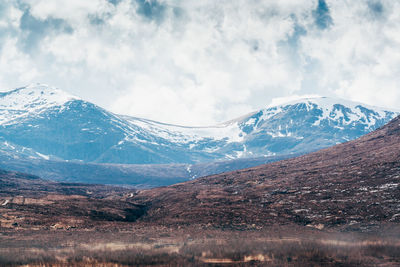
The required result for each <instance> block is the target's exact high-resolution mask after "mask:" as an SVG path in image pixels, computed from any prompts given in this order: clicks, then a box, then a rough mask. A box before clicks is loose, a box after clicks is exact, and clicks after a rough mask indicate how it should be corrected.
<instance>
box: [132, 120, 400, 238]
mask: <svg viewBox="0 0 400 267" xmlns="http://www.w3.org/2000/svg"><path fill="white" fill-rule="evenodd" d="M399 185H400V118H399V117H398V118H396V119H394V120H393V121H391V122H390V123H389V124H388V125H386V126H384V127H383V128H381V129H378V130H376V131H374V132H372V133H370V134H368V135H366V136H364V137H361V138H359V139H357V140H355V141H351V142H347V143H344V144H340V145H336V146H334V147H332V148H328V149H324V150H320V151H318V152H314V153H311V154H308V155H305V156H301V157H297V158H294V159H289V160H283V161H279V162H275V163H271V164H267V165H262V166H259V167H255V168H250V169H244V170H240V171H235V172H230V173H224V174H221V175H215V176H209V177H204V178H200V179H197V180H194V181H191V182H186V183H183V184H177V185H173V186H170V187H166V188H156V189H153V190H148V191H142V192H140V193H139V194H138V195H137V196H136V200H137V201H138V202H140V203H142V204H143V205H146V206H148V207H149V210H148V213H147V215H146V216H144V217H143V218H141V220H144V221H146V222H149V223H159V224H165V225H176V224H182V225H186V224H194V223H198V224H202V225H205V226H209V225H213V226H215V227H226V228H239V229H247V228H262V227H264V226H266V225H273V224H289V223H295V224H299V225H305V226H310V227H314V228H318V229H322V228H326V227H328V228H340V229H357V230H360V231H364V230H366V231H367V230H368V229H370V228H373V227H375V226H376V225H379V224H382V223H399V222H400V186H399Z"/></svg>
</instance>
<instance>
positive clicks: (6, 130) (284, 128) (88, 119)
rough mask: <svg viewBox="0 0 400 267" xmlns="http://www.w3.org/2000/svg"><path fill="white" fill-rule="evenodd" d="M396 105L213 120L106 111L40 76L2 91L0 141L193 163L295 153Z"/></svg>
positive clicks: (79, 156) (79, 155) (30, 151)
mask: <svg viewBox="0 0 400 267" xmlns="http://www.w3.org/2000/svg"><path fill="white" fill-rule="evenodd" d="M398 114H399V112H397V111H394V110H389V109H383V108H377V107H372V106H368V105H364V104H361V103H355V102H350V101H345V100H342V99H333V98H307V99H301V100H298V101H294V102H289V103H287V104H282V105H279V106H273V107H268V108H265V109H262V110H258V111H256V112H253V113H251V114H249V115H246V116H243V117H241V118H240V119H236V120H232V121H229V122H226V123H223V124H219V125H216V126H211V127H185V126H177V125H170V124H164V123H160V122H155V121H151V120H146V119H141V118H134V117H129V116H122V115H117V114H114V113H111V112H109V111H107V110H105V109H103V108H101V107H99V106H97V105H94V104H92V103H90V102H87V101H84V100H82V99H80V98H78V97H75V96H72V95H70V94H68V93H66V92H63V91H61V90H59V89H56V88H52V87H48V86H46V85H43V84H35V85H29V86H26V87H23V88H18V89H15V90H12V91H10V92H6V93H1V94H0V149H2V150H3V152H4V151H7V153H14V154H15V156H17V157H33V158H35V157H37V158H44V159H51V158H52V159H58V160H75V161H83V162H92V163H124V164H155V163H157V164H161V163H187V164H193V163H199V162H210V161H215V160H228V159H237V158H248V157H266V156H274V155H284V154H292V153H295V154H301V153H306V152H309V151H313V150H317V149H320V148H324V147H328V146H332V145H335V144H337V143H342V142H346V141H349V140H353V139H355V138H358V137H360V136H361V135H364V134H366V133H369V132H371V131H373V130H375V129H376V128H378V127H380V126H382V125H384V124H385V123H387V122H388V121H389V120H391V119H392V118H394V117H395V116H396V115H398Z"/></svg>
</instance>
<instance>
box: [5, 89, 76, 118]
mask: <svg viewBox="0 0 400 267" xmlns="http://www.w3.org/2000/svg"><path fill="white" fill-rule="evenodd" d="M78 99H79V98H78V97H76V96H73V95H71V94H68V93H67V92H64V91H62V90H60V89H58V88H55V87H50V86H48V85H45V84H31V85H28V86H25V87H21V88H17V89H14V90H12V91H9V92H3V93H0V124H4V123H8V122H11V121H13V120H15V119H17V118H21V117H24V116H26V115H29V114H39V113H40V112H42V111H45V110H48V109H49V108H51V107H55V106H62V105H64V104H65V103H66V102H69V101H72V100H78Z"/></svg>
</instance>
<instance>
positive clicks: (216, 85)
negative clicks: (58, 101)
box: [0, 0, 400, 125]
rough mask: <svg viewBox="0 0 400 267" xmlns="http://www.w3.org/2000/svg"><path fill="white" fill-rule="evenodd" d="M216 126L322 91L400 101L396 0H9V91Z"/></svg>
mask: <svg viewBox="0 0 400 267" xmlns="http://www.w3.org/2000/svg"><path fill="white" fill-rule="evenodd" d="M34 82H41V83H46V84H49V85H52V86H55V87H58V88H60V89H63V90H65V91H68V92H71V93H73V94H75V95H78V96H80V97H82V98H84V99H86V100H89V101H92V102H94V103H96V104H98V105H100V106H102V107H105V108H107V109H109V110H111V111H114V112H117V113H122V114H129V115H133V116H139V117H145V118H150V119H154V120H159V121H164V122H170V123H178V124H186V125H208V124H214V123H216V122H222V121H225V120H228V119H232V118H235V117H237V116H240V115H243V114H245V113H248V112H250V111H253V110H256V109H259V108H262V107H265V106H267V105H268V104H270V103H271V101H274V102H276V101H277V99H278V100H279V99H281V98H282V97H283V98H286V97H293V96H295V97H296V96H303V95H321V96H333V97H341V98H346V99H350V100H356V101H360V102H365V103H368V104H372V105H378V106H384V107H393V108H400V104H399V103H400V86H399V85H400V1H397V0H386V1H385V0H365V1H362V0H358V1H354V0H332V1H329V0H279V1H276V0H264V1H259V0H226V1H225V0H201V1H199V0H185V1H178V0H90V1H82V0H69V1H65V0H1V1H0V90H1V91H7V90H10V89H12V88H16V87H21V86H23V85H27V84H30V83H34Z"/></svg>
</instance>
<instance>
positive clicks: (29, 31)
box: [20, 9, 73, 53]
mask: <svg viewBox="0 0 400 267" xmlns="http://www.w3.org/2000/svg"><path fill="white" fill-rule="evenodd" d="M20 29H21V31H22V34H21V36H22V37H21V39H20V43H21V46H22V48H23V50H24V51H26V52H28V53H30V52H32V51H35V50H36V49H37V46H38V45H39V44H40V42H41V41H42V40H43V39H44V38H45V37H46V36H49V35H52V34H54V35H57V34H60V33H68V34H72V33H73V28H72V27H71V26H70V25H69V24H68V23H67V22H66V21H65V20H63V19H58V18H51V17H49V18H46V19H45V20H40V19H37V18H35V17H34V16H32V14H31V13H30V11H29V9H25V11H24V13H23V15H22V17H21V21H20Z"/></svg>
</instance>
